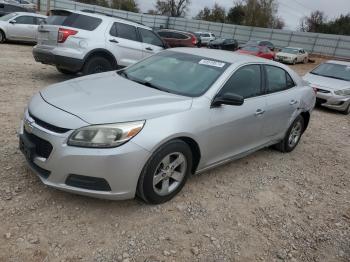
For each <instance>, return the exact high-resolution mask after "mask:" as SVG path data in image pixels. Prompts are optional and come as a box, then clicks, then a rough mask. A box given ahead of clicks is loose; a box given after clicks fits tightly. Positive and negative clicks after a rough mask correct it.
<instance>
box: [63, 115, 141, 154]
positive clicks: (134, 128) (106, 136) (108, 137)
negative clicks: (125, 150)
mask: <svg viewBox="0 0 350 262" xmlns="http://www.w3.org/2000/svg"><path fill="white" fill-rule="evenodd" d="M144 124H145V121H136V122H127V123H119V124H106V125H93V126H87V127H82V128H80V129H77V130H75V131H74V132H73V133H72V134H71V135H70V136H69V138H68V142H67V144H68V145H70V146H78V147H91V148H110V147H117V146H120V145H122V144H124V143H126V142H127V141H129V140H130V139H131V138H133V137H134V136H136V135H137V134H138V133H139V132H140V131H141V129H142V128H143V126H144Z"/></svg>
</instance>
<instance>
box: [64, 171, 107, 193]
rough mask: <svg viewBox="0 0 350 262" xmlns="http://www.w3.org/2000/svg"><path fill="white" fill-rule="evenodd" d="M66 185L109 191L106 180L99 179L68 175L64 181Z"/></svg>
mask: <svg viewBox="0 0 350 262" xmlns="http://www.w3.org/2000/svg"><path fill="white" fill-rule="evenodd" d="M66 185H68V186H73V187H79V188H83V189H90V190H96V191H111V187H110V186H109V184H108V182H107V181H106V179H103V178H100V177H91V176H81V175H74V174H70V175H69V176H68V177H67V179H66Z"/></svg>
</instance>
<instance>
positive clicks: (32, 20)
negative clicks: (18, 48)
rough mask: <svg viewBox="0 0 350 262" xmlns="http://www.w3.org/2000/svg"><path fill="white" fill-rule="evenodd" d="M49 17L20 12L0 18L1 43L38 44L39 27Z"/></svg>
mask: <svg viewBox="0 0 350 262" xmlns="http://www.w3.org/2000/svg"><path fill="white" fill-rule="evenodd" d="M46 18H47V17H46V16H44V15H40V14H34V13H26V12H18V13H11V14H7V15H4V16H2V17H0V43H4V42H5V41H6V40H10V41H23V42H36V41H37V35H38V25H40V24H41V23H42V22H44V21H45V19H46Z"/></svg>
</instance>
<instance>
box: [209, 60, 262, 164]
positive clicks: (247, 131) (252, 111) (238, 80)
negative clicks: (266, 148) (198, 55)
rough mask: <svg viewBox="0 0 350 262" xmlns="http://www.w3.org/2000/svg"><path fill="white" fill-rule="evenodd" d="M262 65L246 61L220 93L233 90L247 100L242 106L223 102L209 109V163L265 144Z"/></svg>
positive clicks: (232, 91)
mask: <svg viewBox="0 0 350 262" xmlns="http://www.w3.org/2000/svg"><path fill="white" fill-rule="evenodd" d="M262 84H263V80H262V67H261V66H260V65H256V64H254V65H245V66H242V67H241V68H239V69H238V70H236V71H235V73H234V74H233V75H232V76H231V77H230V78H229V80H228V81H227V82H226V83H225V85H224V86H223V87H222V89H221V90H220V91H219V93H218V94H217V96H220V95H222V94H224V93H234V94H237V95H240V96H242V97H243V98H244V99H245V100H244V103H243V105H241V106H231V105H222V106H220V107H213V108H211V110H210V111H209V118H210V122H211V125H212V128H211V129H210V131H209V136H208V143H209V147H210V153H209V158H208V159H210V160H209V163H207V164H208V165H211V164H214V163H215V162H218V161H221V160H224V159H228V158H231V157H233V156H235V155H238V154H241V153H244V152H247V151H249V150H251V149H254V148H257V147H259V146H260V145H262V137H261V129H262V125H263V121H264V112H265V106H266V104H265V103H266V101H265V97H264V96H263V95H262V94H263V92H262Z"/></svg>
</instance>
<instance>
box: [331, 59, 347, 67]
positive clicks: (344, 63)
mask: <svg viewBox="0 0 350 262" xmlns="http://www.w3.org/2000/svg"><path fill="white" fill-rule="evenodd" d="M326 63H329V64H337V65H345V66H350V62H347V61H337V60H328V61H327V62H326Z"/></svg>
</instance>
